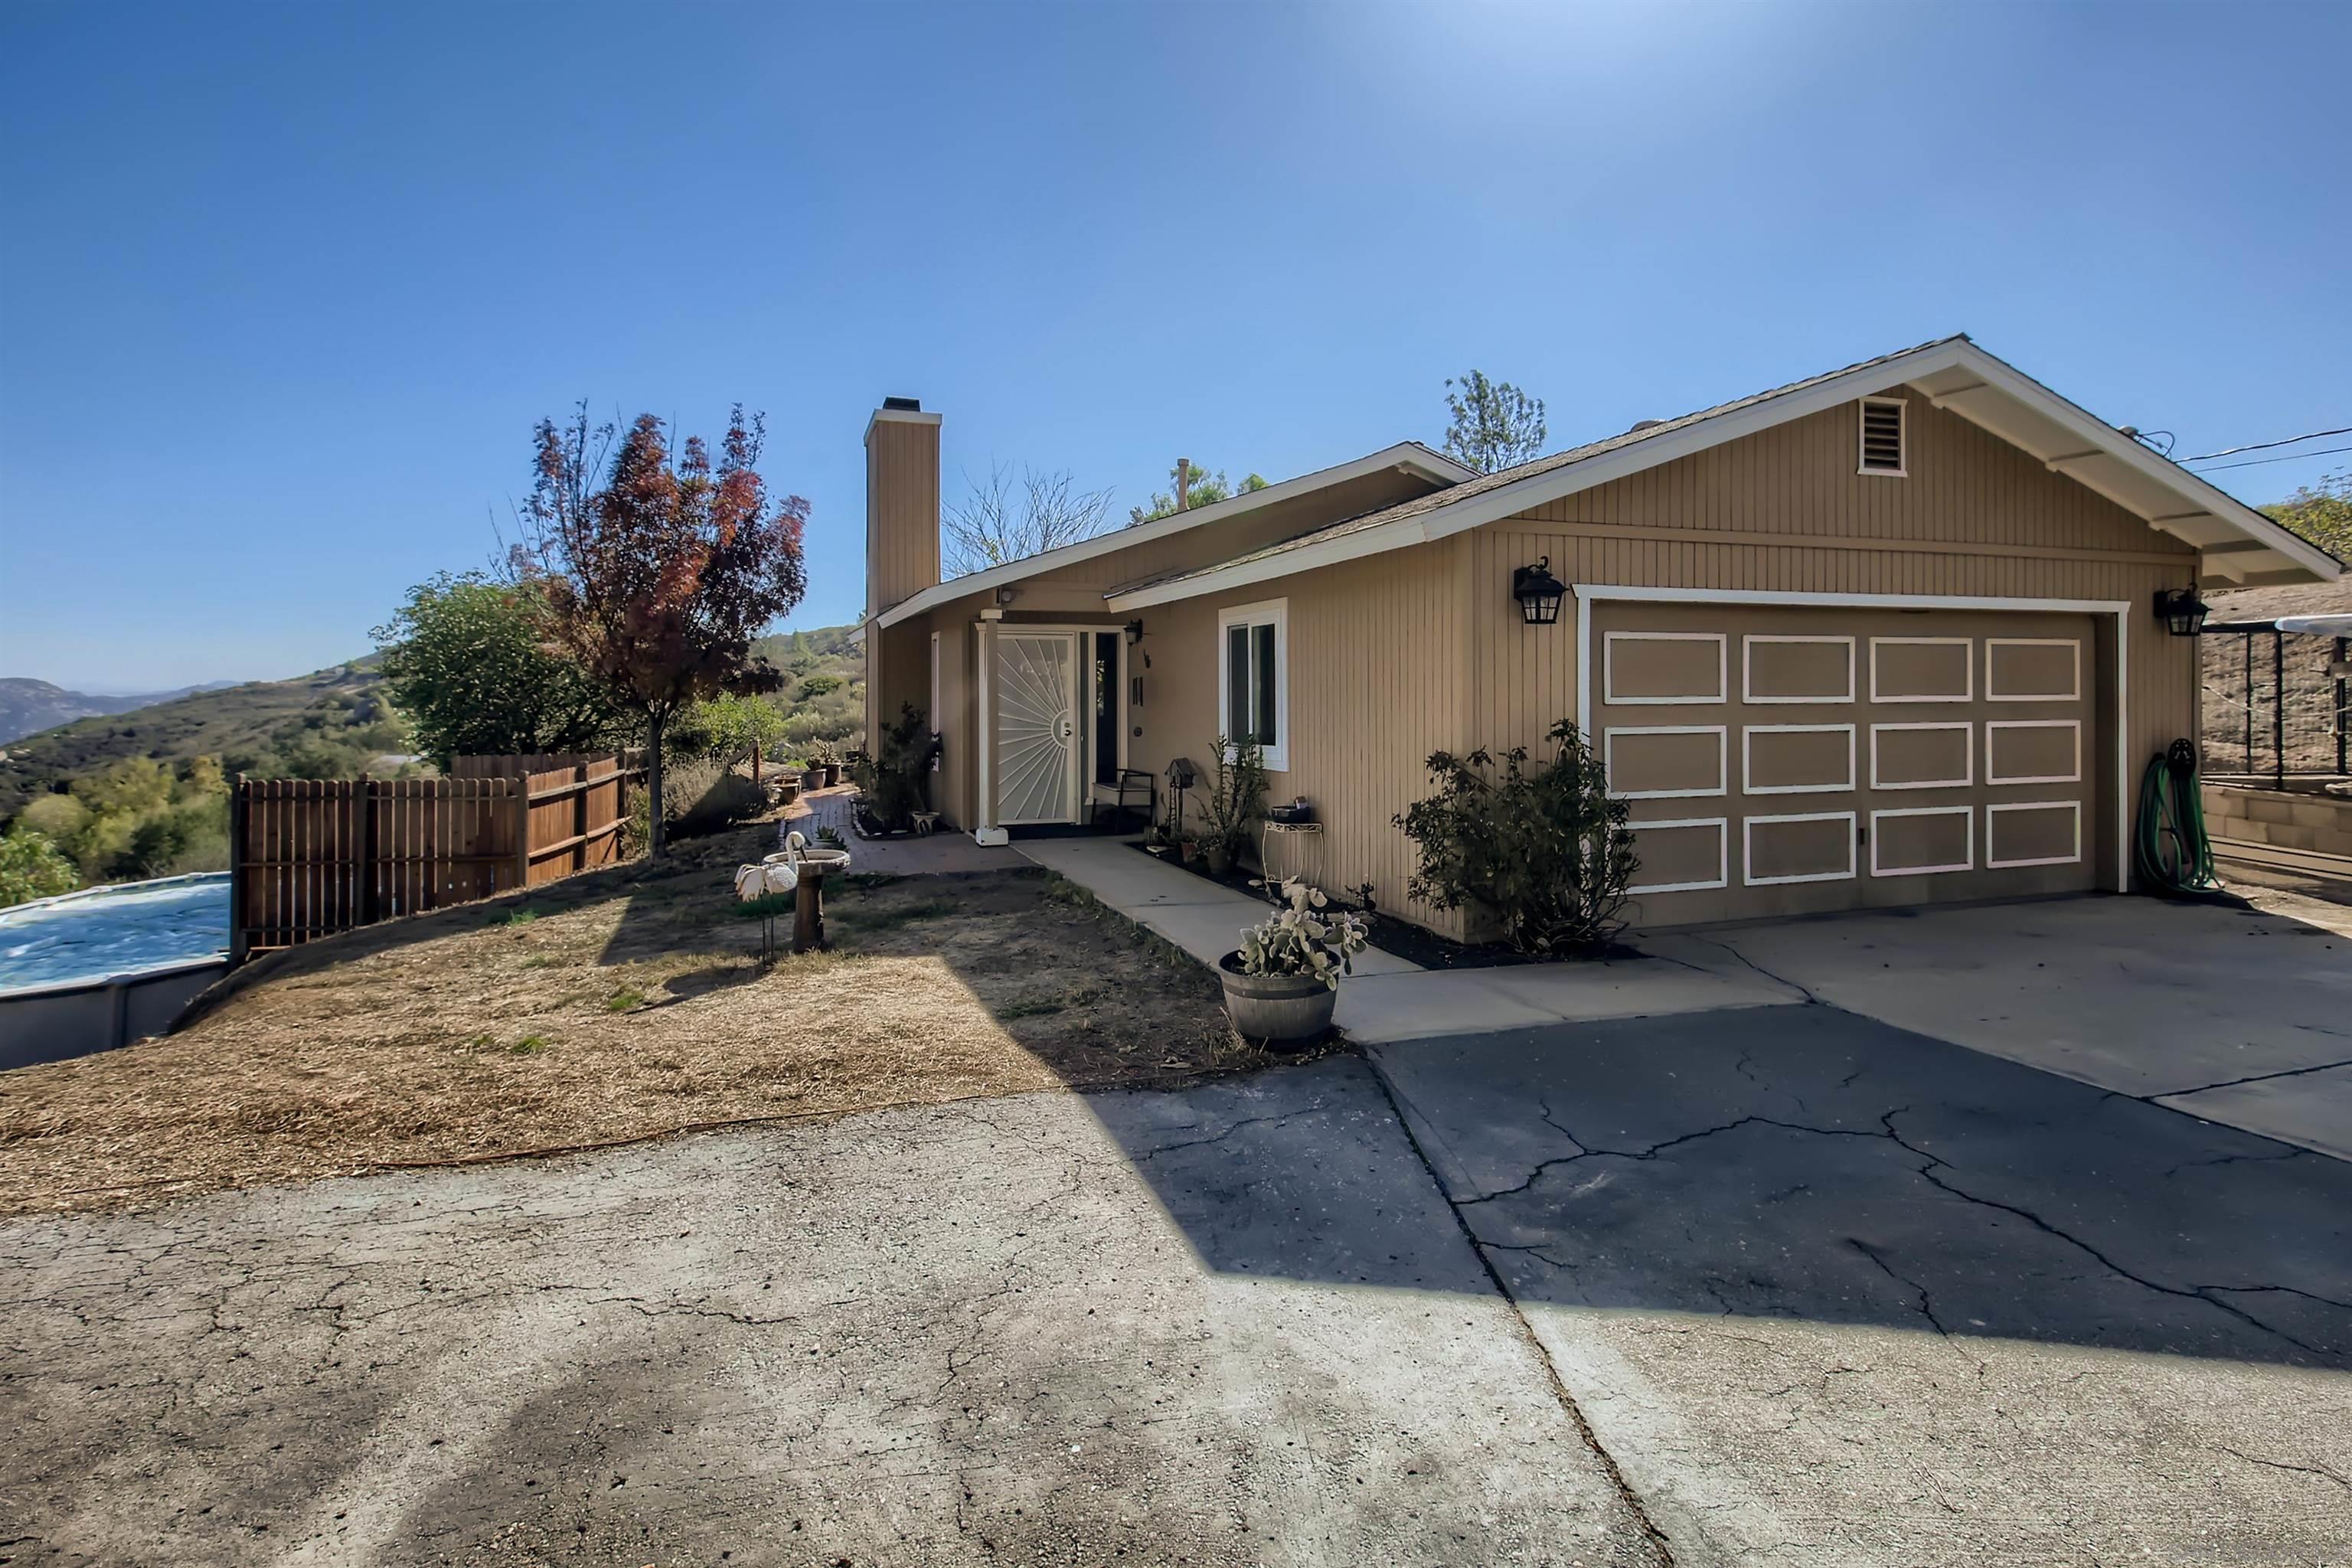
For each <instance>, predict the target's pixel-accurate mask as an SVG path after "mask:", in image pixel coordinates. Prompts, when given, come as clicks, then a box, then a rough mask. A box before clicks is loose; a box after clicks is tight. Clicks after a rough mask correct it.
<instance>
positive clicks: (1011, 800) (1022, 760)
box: [996, 632, 1084, 826]
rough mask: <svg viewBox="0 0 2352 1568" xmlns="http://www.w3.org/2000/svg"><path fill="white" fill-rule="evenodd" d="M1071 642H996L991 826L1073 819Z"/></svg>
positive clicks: (1059, 638) (1074, 670) (1011, 638)
mask: <svg viewBox="0 0 2352 1568" xmlns="http://www.w3.org/2000/svg"><path fill="white" fill-rule="evenodd" d="M1079 668H1080V667H1079V664H1078V639H1077V638H1076V637H1072V636H1070V635H1069V634H1068V633H1058V634H1055V635H1052V636H1022V635H1018V634H1013V633H1006V632H999V633H998V634H997V637H996V820H997V821H998V822H1000V823H1002V824H1004V825H1006V826H1019V825H1020V824H1023V823H1030V822H1075V821H1076V820H1077V815H1078V813H1077V805H1078V764H1079V762H1080V761H1081V752H1082V751H1083V750H1084V748H1083V747H1082V746H1081V745H1080V744H1079V736H1080V729H1079V716H1080V711H1081V710H1080V708H1079V698H1080V696H1081V695H1082V694H1081V692H1080V691H1079V679H1078V673H1079Z"/></svg>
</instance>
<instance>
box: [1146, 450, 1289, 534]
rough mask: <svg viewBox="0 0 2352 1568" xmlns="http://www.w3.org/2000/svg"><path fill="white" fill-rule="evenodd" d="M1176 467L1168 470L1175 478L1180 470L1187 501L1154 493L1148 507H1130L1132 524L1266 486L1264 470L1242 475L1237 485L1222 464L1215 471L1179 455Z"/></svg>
mask: <svg viewBox="0 0 2352 1568" xmlns="http://www.w3.org/2000/svg"><path fill="white" fill-rule="evenodd" d="M1177 465H1178V466H1177V468H1172V469H1171V470H1170V471H1169V477H1170V478H1171V479H1174V478H1176V477H1177V476H1178V475H1179V474H1180V473H1181V475H1182V476H1183V478H1182V479H1181V483H1182V486H1183V489H1184V504H1183V505H1182V506H1181V507H1180V506H1178V505H1177V504H1176V498H1175V497H1174V496H1173V495H1154V496H1153V497H1152V498H1151V504H1150V506H1149V507H1140V506H1138V507H1129V509H1128V512H1127V515H1128V526H1129V527H1130V528H1132V527H1134V526H1135V525H1136V524H1137V523H1140V522H1157V521H1160V519H1161V518H1163V517H1173V516H1175V515H1176V513H1178V512H1179V511H1190V510H1192V509H1193V508H1194V507H1196V506H1212V505H1214V504H1215V503H1216V502H1218V501H1221V500H1231V499H1232V498H1233V497H1234V496H1236V495H1247V494H1248V493H1249V492H1250V491H1252V490H1262V489H1265V475H1263V474H1247V475H1244V476H1243V479H1242V482H1241V488H1240V489H1234V485H1233V482H1232V481H1231V480H1230V479H1226V478H1225V471H1224V470H1223V468H1220V469H1218V470H1217V471H1216V472H1215V473H1211V472H1209V470H1208V469H1206V468H1199V467H1196V466H1194V465H1193V463H1192V461H1191V460H1190V459H1188V458H1178V459H1177Z"/></svg>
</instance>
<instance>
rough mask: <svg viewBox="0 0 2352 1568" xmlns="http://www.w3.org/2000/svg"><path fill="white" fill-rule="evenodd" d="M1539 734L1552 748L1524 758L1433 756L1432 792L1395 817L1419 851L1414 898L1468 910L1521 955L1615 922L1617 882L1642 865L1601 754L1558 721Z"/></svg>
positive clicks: (1587, 944) (1592, 947)
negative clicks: (1547, 755)
mask: <svg viewBox="0 0 2352 1568" xmlns="http://www.w3.org/2000/svg"><path fill="white" fill-rule="evenodd" d="M1545 739H1546V740H1548V741H1550V742H1553V743H1554V744H1555V745H1556V746H1557V747H1558V748H1559V750H1558V751H1557V752H1555V753H1554V755H1553V756H1552V758H1551V760H1550V761H1549V762H1548V763H1537V764H1536V765H1535V766H1533V767H1532V768H1531V767H1529V766H1528V749H1527V748H1526V747H1525V746H1514V747H1513V748H1511V750H1509V751H1507V752H1504V753H1503V754H1502V755H1501V756H1500V757H1499V758H1497V757H1495V756H1493V755H1491V754H1490V753H1488V752H1486V749H1485V748H1484V747H1481V748H1480V749H1479V750H1477V751H1475V752H1471V753H1470V754H1469V755H1467V756H1463V757H1457V756H1455V755H1454V754H1453V753H1452V752H1432V753H1431V755H1430V758H1429V762H1428V768H1429V773H1430V776H1431V777H1432V778H1433V779H1435V780H1436V781H1437V793H1436V794H1434V795H1431V796H1430V797H1429V798H1428V799H1426V800H1421V801H1415V802H1414V803H1413V804H1412V805H1411V806H1409V807H1407V808H1406V809H1405V811H1404V812H1403V813H1402V815H1400V816H1397V817H1396V818H1395V819H1394V820H1395V823H1396V825H1397V826H1399V827H1401V828H1402V829H1403V830H1404V834H1405V837H1408V838H1410V839H1412V842H1413V847H1415V848H1416V849H1417V850H1419V851H1420V865H1419V868H1417V869H1416V870H1415V871H1414V872H1413V874H1412V881H1411V883H1410V888H1411V891H1412V896H1413V897H1414V898H1416V899H1419V900H1423V902H1425V903H1429V904H1433V905H1434V906H1435V907H1437V908H1438V909H1441V910H1456V909H1463V908H1465V907H1466V908H1468V909H1469V910H1471V911H1472V912H1473V913H1475V914H1477V915H1481V916H1484V917H1485V918H1486V919H1487V920H1489V921H1492V922H1493V923H1494V925H1495V926H1496V927H1497V928H1498V930H1499V933H1500V935H1501V936H1502V938H1503V940H1504V941H1505V942H1508V943H1510V945H1511V946H1512V947H1513V948H1515V949H1517V951H1519V952H1529V953H1541V954H1544V955H1546V956H1549V957H1559V958H1566V957H1575V956H1580V955H1583V954H1587V953H1591V952H1597V951H1599V950H1601V948H1603V947H1605V946H1606V945H1607V944H1608V942H1609V939H1610V938H1611V937H1612V936H1614V935H1615V934H1616V933H1617V932H1618V931H1622V930H1623V929H1624V924H1625V921H1624V920H1623V918H1622V916H1623V910H1624V908H1625V889H1626V886H1627V884H1629V883H1630V882H1632V880H1633V872H1634V869H1635V868H1636V867H1637V866H1638V865H1639V864H1640V862H1639V861H1637V860H1636V859H1635V858H1634V855H1633V833H1632V831H1631V830H1630V829H1629V828H1627V826H1625V820H1626V808H1625V803H1624V802H1622V801H1621V800H1616V799H1612V797H1611V795H1610V794H1609V785H1608V778H1607V774H1606V773H1605V772H1604V770H1603V768H1602V766H1601V759H1599V758H1598V757H1596V756H1594V755H1593V754H1592V752H1591V748H1590V747H1588V746H1587V745H1586V744H1585V743H1584V737H1583V736H1582V735H1581V734H1580V733H1579V732H1578V731H1577V728H1576V726H1575V725H1574V724H1572V723H1570V722H1569V721H1566V720H1562V721H1560V722H1559V723H1558V724H1555V725H1553V726H1552V729H1551V732H1550V733H1549V734H1548V735H1547V736H1545Z"/></svg>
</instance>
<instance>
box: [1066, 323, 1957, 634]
mask: <svg viewBox="0 0 2352 1568" xmlns="http://www.w3.org/2000/svg"><path fill="white" fill-rule="evenodd" d="M1965 346H1967V345H1965V344H1961V343H1934V344H1930V345H1929V346H1928V347H1927V348H1924V349H1920V350H1918V351H1916V353H1908V354H1905V355H1904V356H1902V357H1901V358H1900V359H1892V360H1887V361H1885V362H1884V363H1879V364H1874V365H1870V366H1867V367H1865V368H1864V369H1860V370H1852V371H1848V372H1846V373H1845V374H1843V375H1838V376H1833V377H1832V378H1831V379H1830V380H1828V381H1824V382H1822V383H1820V384H1816V385H1813V386H1809V387H1806V388H1804V389H1803V390H1802V391H1800V392H1790V393H1784V394H1782V395H1780V396H1779V397H1774V398H1769V399H1767V400H1765V401H1764V402H1762V403H1758V404H1755V405H1751V406H1749V407H1747V408H1742V409H1738V410H1736V411H1735V412H1732V413H1729V414H1718V415H1717V416H1715V417H1714V418H1712V419H1703V420H1701V421H1699V422H1698V423H1697V424H1696V425H1691V426H1685V427H1684V428H1682V429H1680V430H1676V431H1673V432H1671V433H1670V434H1667V435H1664V436H1653V437H1650V438H1649V439H1648V440H1646V441H1635V442H1633V443H1631V444H1629V445H1627V446H1624V447H1619V448H1618V449H1617V450H1616V451H1613V452H1604V453H1601V455H1599V456H1598V457H1592V458H1585V459H1584V460H1583V461H1582V462H1580V463H1570V464H1569V465H1568V466H1567V467H1565V468H1554V469H1552V470H1550V471H1549V472H1546V473H1541V474H1531V475H1529V476H1528V478H1526V479H1519V480H1517V481H1515V482H1513V483H1511V484H1507V485H1499V486H1497V487H1496V488H1495V489H1491V490H1486V491H1485V492H1483V493H1481V494H1478V495H1475V496H1468V497H1465V498H1464V499H1463V500H1457V501H1448V502H1444V503H1443V504H1441V505H1438V506H1436V507H1433V508H1432V509H1431V510H1428V511H1425V512H1422V513H1420V514H1418V515H1416V516H1413V517H1409V518H1405V519H1403V520H1402V521H1397V522H1392V523H1383V524H1381V525H1380V526H1379V527H1377V528H1368V529H1366V530H1364V531H1362V532H1361V533H1351V534H1347V535H1344V536H1342V537H1341V538H1339V539H1333V540H1327V541H1325V542H1323V543H1321V544H1311V545H1308V546H1307V547H1305V548H1304V549H1300V550H1294V551H1289V552H1283V553H1279V554H1275V555H1269V556H1265V557H1263V558H1262V559H1259V560H1256V561H1245V562H1243V563H1239V564H1237V565H1234V566H1231V567H1228V568H1226V569H1225V570H1224V571H1222V572H1213V573H1206V574H1202V575H1201V576H1198V577H1192V578H1187V579H1184V580H1182V581H1181V582H1174V583H1160V584H1147V585H1146V586H1144V587H1141V588H1138V589H1136V590H1134V591H1133V592H1131V593H1126V594H1120V595H1118V596H1117V597H1115V598H1113V599H1111V601H1110V607H1111V608H1112V609H1114V610H1126V609H1140V608H1142V607H1144V606H1146V605H1162V604H1167V603H1169V602H1170V601H1171V600H1175V599H1189V598H1192V597H1195V596H1196V595H1202V594H1213V593H1220V592H1223V590H1225V589H1227V588H1233V587H1239V586H1242V585H1244V584H1250V583H1262V582H1265V581H1267V580H1268V579H1270V578H1274V577H1286V576H1288V575H1289V574H1291V573H1293V572H1303V571H1307V570H1310V569H1311V568H1313V567H1317V566H1328V565H1331V564H1333V563H1336V562H1340V561H1353V560H1355V559H1357V558H1359V557H1360V556H1365V555H1378V554H1380V553H1381V552H1382V551H1386V550H1401V549H1403V548H1404V547H1406V546H1407V545H1412V544H1423V543H1427V542H1429V541H1431V540H1434V539H1444V538H1447V537H1449V536H1451V535H1453V534H1456V533H1460V532H1463V531H1465V530H1468V529H1473V528H1482V527H1484V526H1485V525H1486V524H1487V523H1490V522H1497V521H1501V520H1502V519H1504V518H1507V517H1511V516H1514V515H1516V514H1517V513H1519V512H1523V511H1526V510H1528V508H1530V507H1537V506H1541V505H1542V504H1543V503H1544V502H1546V501H1549V500H1559V499H1560V498H1561V497H1563V496H1570V495H1574V494H1576V493H1577V492H1578V491H1580V490H1588V489H1592V488H1593V487H1594V486H1596V485H1605V484H1607V483H1608V482H1609V481H1610V480H1612V479H1622V478H1624V477H1625V476H1626V475H1628V474H1637V473H1640V472H1641V471H1642V470H1643V469H1644V468H1655V467H1657V466H1658V465H1659V464H1661V463H1671V462H1673V461H1674V460H1675V458H1683V457H1688V456H1689V455H1690V454H1692V453H1694V452H1703V451H1705V450H1706V448H1708V447H1716V446H1720V445H1721V444H1723V443H1724V442H1726V441H1736V440H1738V438H1739V437H1742V436H1748V435H1753V434H1755V433H1756V432H1758V431H1759V430H1769V429H1770V428H1771V427H1772V426H1775V425H1780V424H1785V423H1787V422H1788V421H1789V420H1791V419H1801V418H1803V417H1804V416H1806V415H1808V414H1815V413H1819V412H1820V411H1821V410H1822V409H1824V408H1834V407H1836V406H1837V405H1840V404H1842V403H1851V402H1853V400H1854V399H1856V398H1858V397H1863V396H1866V395H1869V394H1871V393H1874V392H1878V391H1881V390H1884V389H1885V388H1886V387H1889V386H1896V385H1900V384H1903V383H1904V382H1906V381H1909V380H1912V379H1914V378H1916V377H1918V376H1923V375H1933V374H1935V373H1936V372H1937V371H1939V370H1943V369H1945V368H1947V367H1948V366H1949V365H1952V364H1954V363H1958V361H1957V359H1956V357H1955V353H1954V351H1956V350H1958V349H1959V348H1963V347H1965Z"/></svg>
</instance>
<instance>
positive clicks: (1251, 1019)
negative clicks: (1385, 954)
mask: <svg viewBox="0 0 2352 1568" xmlns="http://www.w3.org/2000/svg"><path fill="white" fill-rule="evenodd" d="M1258 885H1259V886H1261V887H1263V886H1264V885H1265V884H1263V883H1260V884H1258ZM1367 945H1369V944H1368V942H1366V939H1365V936H1364V920H1363V917H1362V916H1360V915H1358V914H1355V913H1354V912H1352V911H1350V910H1342V909H1335V908H1333V907H1332V905H1331V901H1330V900H1329V899H1328V898H1327V897H1326V896H1325V895H1324V894H1323V893H1321V892H1320V891H1318V889H1313V888H1310V887H1308V886H1307V884H1306V883H1304V882H1302V881H1300V880H1299V879H1297V878H1296V877H1286V878H1284V879H1282V885H1281V888H1280V889H1279V890H1278V898H1277V900H1276V907H1275V910H1274V912H1273V913H1272V914H1270V915H1268V916H1266V918H1265V920H1263V921H1259V922H1258V923H1257V924H1256V925H1254V926H1251V927H1250V928H1249V929H1248V930H1246V931H1244V932H1243V933H1242V945H1241V946H1240V947H1239V948H1237V949H1235V950H1234V952H1229V953H1227V954H1225V956H1224V957H1223V958H1222V959H1220V960H1219V961H1218V963H1217V978H1218V979H1219V980H1220V981H1222V982H1223V984H1224V987H1225V1012H1226V1015H1227V1016H1230V1017H1231V1018H1232V1019H1233V1021H1234V1030H1235V1031H1236V1032H1237V1033H1239V1034H1240V1035H1241V1036H1242V1037H1244V1038H1245V1039H1252V1040H1262V1041H1264V1042H1265V1044H1266V1046H1267V1047H1269V1048H1270V1049H1276V1050H1279V1049H1282V1048H1284V1047H1290V1048H1293V1049H1295V1048H1297V1047H1300V1046H1303V1045H1305V1044H1306V1043H1307V1041H1309V1040H1312V1039H1314V1038H1316V1037H1318V1036H1320V1035H1321V1034H1322V1033H1323V1032H1324V1031H1325V1030H1327V1029H1328V1028H1329V1027H1330V1026H1331V1013H1332V1009H1333V1008H1335V1007H1336V1006H1338V1005H1339V977H1340V976H1341V975H1343V974H1346V973H1349V971H1350V969H1351V967H1352V965H1351V962H1350V961H1351V960H1352V959H1353V958H1354V956H1355V955H1356V954H1357V953H1360V952H1363V951H1364V949H1365V947H1366V946H1367Z"/></svg>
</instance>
